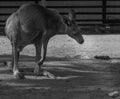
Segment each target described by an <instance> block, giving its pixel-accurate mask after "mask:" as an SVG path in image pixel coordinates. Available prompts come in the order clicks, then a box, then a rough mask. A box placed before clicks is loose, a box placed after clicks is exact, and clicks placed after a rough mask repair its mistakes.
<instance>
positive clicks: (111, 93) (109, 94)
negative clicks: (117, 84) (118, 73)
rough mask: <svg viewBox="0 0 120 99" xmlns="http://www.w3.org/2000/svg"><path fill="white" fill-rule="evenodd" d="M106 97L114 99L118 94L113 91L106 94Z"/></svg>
mask: <svg viewBox="0 0 120 99" xmlns="http://www.w3.org/2000/svg"><path fill="white" fill-rule="evenodd" d="M108 96H110V97H112V98H116V97H118V96H119V92H118V91H113V92H110V93H108Z"/></svg>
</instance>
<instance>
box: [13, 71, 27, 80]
mask: <svg viewBox="0 0 120 99" xmlns="http://www.w3.org/2000/svg"><path fill="white" fill-rule="evenodd" d="M13 75H14V76H15V78H17V79H20V80H21V79H25V77H24V74H22V73H20V72H19V71H18V70H15V71H14V72H13Z"/></svg>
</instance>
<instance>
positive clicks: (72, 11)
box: [69, 9, 76, 20]
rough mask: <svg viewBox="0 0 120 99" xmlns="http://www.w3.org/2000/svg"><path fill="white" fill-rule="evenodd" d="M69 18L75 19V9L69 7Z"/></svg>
mask: <svg viewBox="0 0 120 99" xmlns="http://www.w3.org/2000/svg"><path fill="white" fill-rule="evenodd" d="M69 19H70V20H75V19H76V13H75V10H73V9H70V11H69Z"/></svg>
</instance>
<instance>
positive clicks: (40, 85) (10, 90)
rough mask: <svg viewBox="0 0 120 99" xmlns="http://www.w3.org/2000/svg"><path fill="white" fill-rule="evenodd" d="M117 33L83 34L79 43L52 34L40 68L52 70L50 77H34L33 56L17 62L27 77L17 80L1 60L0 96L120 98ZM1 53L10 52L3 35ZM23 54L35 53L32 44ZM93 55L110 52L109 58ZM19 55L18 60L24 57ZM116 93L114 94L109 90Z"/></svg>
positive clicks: (2, 98) (16, 98)
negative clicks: (27, 60) (104, 58)
mask: <svg viewBox="0 0 120 99" xmlns="http://www.w3.org/2000/svg"><path fill="white" fill-rule="evenodd" d="M119 37H120V36H119V35H117V36H116V35H99V36H95V35H94V36H86V35H84V38H85V40H86V42H85V43H84V44H83V45H78V44H77V43H76V42H75V41H74V40H72V39H70V38H68V37H66V36H59V37H55V38H53V39H52V40H51V41H50V44H49V46H48V53H47V59H46V61H45V63H44V65H43V69H45V70H47V71H49V72H51V73H53V74H54V75H55V76H56V78H55V79H50V78H47V77H43V76H35V75H32V74H33V68H34V67H35V63H34V61H33V60H34V59H33V58H31V60H30V61H29V62H23V61H21V62H20V63H19V67H20V71H21V72H23V73H26V76H25V77H26V79H24V80H17V79H15V78H14V77H13V75H12V73H11V72H10V71H9V69H8V67H7V66H5V65H4V64H3V63H2V62H1V63H0V99H113V98H114V99H120V96H119V92H120V77H119V75H120V67H119V66H120V59H119V57H120V54H119V53H120V52H119V51H120V50H119V49H120V48H119ZM0 39H1V42H0V45H1V46H0V53H1V54H4V55H3V56H4V57H3V56H2V55H1V56H0V59H1V60H4V59H5V57H6V56H5V55H6V54H11V46H10V43H9V41H8V40H7V39H6V38H0ZM21 54H22V55H29V56H34V55H35V52H34V47H33V46H28V47H26V48H25V49H24V50H23V52H22V53H21ZM95 55H109V56H110V58H111V59H110V60H100V59H94V56H95ZM24 58H25V57H22V58H21V59H20V60H24ZM114 92H118V94H116V95H115V96H114V95H113V97H110V96H109V93H114Z"/></svg>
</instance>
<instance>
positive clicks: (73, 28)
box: [63, 9, 84, 44]
mask: <svg viewBox="0 0 120 99" xmlns="http://www.w3.org/2000/svg"><path fill="white" fill-rule="evenodd" d="M63 20H64V23H65V24H66V30H65V33H66V34H68V35H69V36H70V37H71V38H73V39H75V40H76V41H77V42H78V43H79V44H82V43H83V42H84V38H83V36H82V35H81V33H82V30H81V29H80V27H79V26H78V25H77V24H76V13H75V11H74V10H73V9H71V10H70V11H69V14H68V17H66V16H63Z"/></svg>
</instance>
